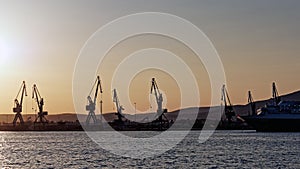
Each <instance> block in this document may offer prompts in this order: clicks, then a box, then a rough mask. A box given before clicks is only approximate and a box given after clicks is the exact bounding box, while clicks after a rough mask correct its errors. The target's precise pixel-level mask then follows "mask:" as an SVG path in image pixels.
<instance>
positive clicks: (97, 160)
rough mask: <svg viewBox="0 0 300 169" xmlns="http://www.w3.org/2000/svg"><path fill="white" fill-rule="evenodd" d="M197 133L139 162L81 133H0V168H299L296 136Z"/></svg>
mask: <svg viewBox="0 0 300 169" xmlns="http://www.w3.org/2000/svg"><path fill="white" fill-rule="evenodd" d="M178 132H179V133H180V131H178ZM198 134H199V133H198V132H191V133H190V134H189V135H188V136H187V137H186V139H184V140H183V141H182V142H181V143H180V144H179V145H177V146H176V147H175V148H173V149H171V150H169V151H167V152H165V153H164V154H162V155H160V156H155V157H153V158H147V159H143V160H138V159H131V158H125V157H120V156H117V155H114V154H111V153H109V152H107V151H105V150H103V149H101V148H100V147H99V146H98V144H96V143H94V142H93V141H92V140H91V139H90V138H89V137H88V136H87V135H86V134H85V133H84V132H19V133H17V132H0V161H1V162H0V167H1V168H114V167H120V168H135V167H137V168H149V167H151V168H161V167H163V168H225V167H226V168H300V133H255V132H242V131H219V132H216V133H215V134H214V135H213V136H212V137H211V138H210V139H209V140H208V141H207V142H205V143H198V140H197V139H198ZM124 144H130V143H124Z"/></svg>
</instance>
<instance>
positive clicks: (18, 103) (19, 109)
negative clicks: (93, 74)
mask: <svg viewBox="0 0 300 169" xmlns="http://www.w3.org/2000/svg"><path fill="white" fill-rule="evenodd" d="M20 93H21V99H20V101H19V100H18V97H19V95H20ZM24 96H27V91H26V85H25V81H23V83H22V85H21V88H20V90H19V92H18V94H17V96H16V98H15V100H14V102H15V107H14V108H13V112H14V113H16V115H15V118H14V120H13V125H14V126H15V125H16V124H17V121H18V119H19V120H20V124H21V125H23V124H24V120H23V116H22V114H21V113H22V104H23V98H24Z"/></svg>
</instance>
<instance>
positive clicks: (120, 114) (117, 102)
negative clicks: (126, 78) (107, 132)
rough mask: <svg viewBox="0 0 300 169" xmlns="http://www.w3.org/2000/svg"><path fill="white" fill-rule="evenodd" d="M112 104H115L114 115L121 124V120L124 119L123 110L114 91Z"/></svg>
mask: <svg viewBox="0 0 300 169" xmlns="http://www.w3.org/2000/svg"><path fill="white" fill-rule="evenodd" d="M113 102H114V103H115V104H116V108H117V113H116V115H117V116H118V121H120V122H122V121H123V120H122V118H124V115H123V113H122V111H123V110H124V108H123V106H122V105H120V101H119V98H118V94H117V90H116V89H114V90H113Z"/></svg>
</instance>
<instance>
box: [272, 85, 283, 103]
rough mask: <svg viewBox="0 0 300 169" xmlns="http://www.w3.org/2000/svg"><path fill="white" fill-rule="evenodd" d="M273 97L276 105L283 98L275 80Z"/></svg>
mask: <svg viewBox="0 0 300 169" xmlns="http://www.w3.org/2000/svg"><path fill="white" fill-rule="evenodd" d="M272 97H273V104H274V106H276V105H278V104H279V102H280V101H281V98H280V96H279V94H278V91H277V88H276V84H275V82H273V84H272Z"/></svg>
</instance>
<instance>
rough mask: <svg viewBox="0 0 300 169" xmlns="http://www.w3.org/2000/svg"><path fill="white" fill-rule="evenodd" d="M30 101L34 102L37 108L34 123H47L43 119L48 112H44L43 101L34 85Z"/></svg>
mask: <svg viewBox="0 0 300 169" xmlns="http://www.w3.org/2000/svg"><path fill="white" fill-rule="evenodd" d="M32 99H35V100H36V103H37V106H38V108H39V112H38V116H37V118H36V119H35V121H34V122H35V123H37V122H39V123H48V120H47V119H46V117H45V116H46V115H48V112H47V111H44V99H43V98H42V97H41V95H40V92H39V90H38V88H37V86H36V84H34V85H33V87H32Z"/></svg>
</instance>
